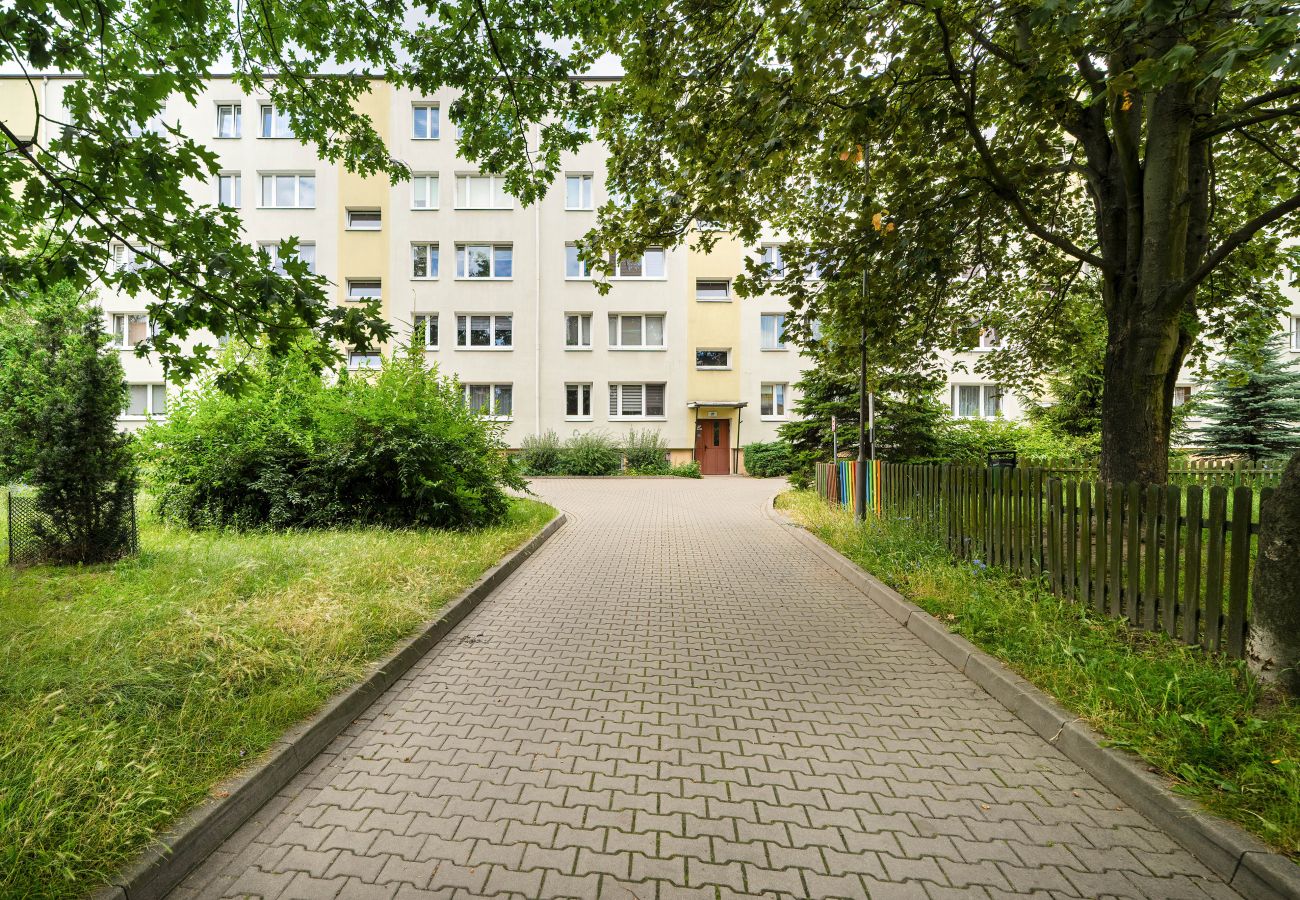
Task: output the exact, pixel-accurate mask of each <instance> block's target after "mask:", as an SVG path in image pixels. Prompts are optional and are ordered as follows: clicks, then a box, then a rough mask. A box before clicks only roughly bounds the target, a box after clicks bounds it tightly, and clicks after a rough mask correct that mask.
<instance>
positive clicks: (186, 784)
mask: <svg viewBox="0 0 1300 900" xmlns="http://www.w3.org/2000/svg"><path fill="white" fill-rule="evenodd" d="M552 515H554V510H552V509H551V508H550V507H548V506H546V505H544V504H542V503H537V502H534V501H530V500H518V501H516V502H515V503H514V505H513V507H512V508H511V513H510V517H509V519H508V521H507V522H506V523H505V524H503V525H502V526H500V527H496V528H491V529H486V530H482V531H476V532H436V531H381V530H376V529H359V530H344V531H321V532H310V533H306V532H304V533H290V534H256V533H254V534H237V533H232V532H223V531H212V532H190V531H185V530H181V529H176V528H169V527H167V526H164V525H161V524H159V523H158V522H156V521H153V520H152V519H150V518H148V517H146V518H145V519H144V520H143V521H142V522H141V528H140V555H139V557H138V558H136V559H132V560H127V561H124V562H121V563H118V564H116V565H105V566H93V567H86V568H81V569H71V568H70V569H58V568H52V567H34V568H30V569H26V570H11V569H6V570H5V571H3V572H0V896H4V897H74V896H80V895H84V894H85V893H87V892H88V891H89V890H90V889H92V888H93V887H95V886H96V885H97V884H99V883H102V882H103V881H104V880H105V879H106V878H107V877H108V876H110V875H112V874H113V873H114V872H115V871H116V870H117V869H118V868H119V867H120V866H121V865H122V864H123V863H125V862H127V861H128V860H129V859H131V857H132V856H133V855H134V854H135V853H137V852H138V851H140V850H141V849H142V848H143V847H144V846H146V845H147V844H148V842H149V840H150V838H151V837H152V835H154V834H155V833H156V832H157V831H159V830H160V829H163V828H165V827H166V826H167V825H168V824H169V823H170V822H172V821H173V820H174V819H176V818H177V816H179V815H180V814H181V813H183V812H185V811H186V810H187V809H188V808H190V807H192V806H194V805H195V804H196V803H198V802H199V801H200V800H202V799H203V797H204V795H205V794H206V793H207V792H208V791H209V790H211V789H212V787H213V785H214V784H216V783H217V782H218V781H220V780H221V779H222V778H224V777H225V776H227V775H230V774H231V773H233V772H234V771H236V770H237V769H239V768H240V767H241V766H242V765H244V764H246V763H248V762H250V761H252V760H254V759H255V758H256V757H257V756H258V754H259V753H261V752H262V751H263V750H265V749H266V748H267V747H268V746H270V744H271V743H272V742H273V741H275V739H276V738H277V737H278V736H279V735H280V734H281V733H283V732H284V731H285V729H287V728H288V727H289V726H291V725H293V724H294V723H296V722H298V721H299V720H301V719H303V718H305V717H306V716H308V715H310V714H311V713H312V712H314V711H315V710H316V709H318V708H319V707H320V706H321V704H322V703H323V702H324V701H325V700H326V699H328V698H329V697H330V696H331V695H332V694H334V693H335V692H337V691H338V690H339V689H341V688H343V687H344V686H346V685H347V684H349V683H350V682H353V681H355V680H357V679H358V678H359V677H360V676H362V675H363V674H364V673H365V672H366V671H367V670H368V667H369V666H370V664H372V663H373V662H374V661H376V660H378V659H380V658H381V657H383V656H384V655H385V654H386V653H388V652H389V651H390V650H391V649H392V647H393V645H394V644H395V643H396V642H397V641H398V640H399V639H401V638H402V637H404V636H406V635H409V634H411V633H412V632H413V631H414V630H415V629H416V628H417V626H419V625H420V624H421V623H422V622H424V621H426V620H428V619H430V618H432V617H433V615H434V613H436V611H437V610H438V609H439V607H441V606H442V605H443V604H445V603H446V602H447V601H448V600H451V599H453V598H454V597H455V596H456V595H457V594H459V593H460V592H461V591H462V590H464V589H465V588H466V587H467V586H469V585H470V584H472V583H473V582H474V580H475V579H476V578H478V576H479V575H481V574H482V573H483V572H484V571H485V570H486V569H488V568H489V567H491V566H492V565H493V564H495V563H496V562H497V561H498V560H499V559H500V558H501V557H502V556H503V555H504V554H505V553H506V552H508V551H509V550H511V549H513V548H515V547H517V546H518V545H520V544H522V543H523V542H524V541H525V540H527V539H528V538H529V537H531V536H532V535H533V534H535V533H536V532H537V531H538V530H539V529H540V528H541V526H542V525H544V524H545V523H546V522H547V521H548V520H549V519H550V518H551V516H552ZM0 525H3V522H0ZM0 532H2V528H0Z"/></svg>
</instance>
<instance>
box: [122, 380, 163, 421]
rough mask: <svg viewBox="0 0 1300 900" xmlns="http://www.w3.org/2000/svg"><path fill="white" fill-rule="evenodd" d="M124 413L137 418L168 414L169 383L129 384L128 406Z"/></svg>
mask: <svg viewBox="0 0 1300 900" xmlns="http://www.w3.org/2000/svg"><path fill="white" fill-rule="evenodd" d="M122 415H123V416H128V417H130V418H135V419H143V418H145V417H146V416H165V415H167V385H165V384H129V385H127V397H126V408H125V409H123V410H122Z"/></svg>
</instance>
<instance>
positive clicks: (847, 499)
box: [813, 459, 884, 514]
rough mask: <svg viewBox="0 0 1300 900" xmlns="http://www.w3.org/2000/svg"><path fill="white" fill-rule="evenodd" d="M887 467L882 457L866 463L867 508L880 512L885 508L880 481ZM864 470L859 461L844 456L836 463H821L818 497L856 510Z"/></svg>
mask: <svg viewBox="0 0 1300 900" xmlns="http://www.w3.org/2000/svg"><path fill="white" fill-rule="evenodd" d="M883 466H884V463H883V462H882V461H881V460H878V459H877V460H870V461H868V462H867V463H866V473H867V474H866V478H867V508H868V509H871V510H874V511H875V512H876V513H877V514H879V513H880V512H881V509H882V507H881V503H882V499H883V498H882V496H881V488H880V481H881V472H882V470H883ZM861 471H862V466H859V465H858V463H857V460H851V459H841V460H838V461H836V462H829V463H817V465H816V471H815V473H814V478H813V484H814V487H815V489H816V491H817V494H818V496H820V497H821V498H822V499H823V500H825V501H827V502H828V503H831V504H833V505H835V506H847V507H849V508H850V509H852V508H853V503H854V498H855V497H856V496H857V494H856V493H855V491H856V489H857V481H858V478H859V477H860V474H859V473H860V472H861Z"/></svg>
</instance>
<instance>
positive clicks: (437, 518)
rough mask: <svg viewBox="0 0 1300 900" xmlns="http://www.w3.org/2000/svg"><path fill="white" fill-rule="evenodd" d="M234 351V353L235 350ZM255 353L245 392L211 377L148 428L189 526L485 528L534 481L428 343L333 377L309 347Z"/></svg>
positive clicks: (161, 475)
mask: <svg viewBox="0 0 1300 900" xmlns="http://www.w3.org/2000/svg"><path fill="white" fill-rule="evenodd" d="M232 358H233V357H232ZM248 362H249V363H250V364H251V369H252V371H253V373H254V378H253V380H252V382H251V383H250V384H249V385H248V386H247V387H246V388H245V390H244V391H243V392H241V393H240V394H239V395H238V396H232V395H230V394H226V393H223V392H221V391H220V390H218V389H217V388H216V382H217V378H219V375H218V376H213V377H209V378H207V379H205V380H204V381H203V382H201V383H200V384H199V385H198V386H197V387H196V388H193V389H191V390H188V391H186V392H185V393H184V394H182V396H181V398H180V399H179V401H178V402H176V403H174V404H173V405H172V409H171V410H170V412H169V417H168V420H167V421H166V422H163V423H155V424H153V425H151V426H149V427H148V428H147V429H145V431H144V432H143V433H142V435H141V443H142V458H143V459H144V460H145V462H146V464H147V472H148V475H149V483H150V487H151V489H152V491H153V493H154V497H155V499H156V501H157V507H158V511H159V514H160V515H161V516H162V517H163V518H164V519H167V520H170V521H173V522H178V523H181V524H184V525H187V526H190V527H203V526H233V527H236V528H258V527H269V528H276V529H284V528H324V527H337V526H347V525H382V526H389V527H407V526H419V527H435V528H473V527H478V526H483V525H489V524H492V523H495V522H499V521H501V520H502V519H503V518H504V517H505V515H506V511H507V510H508V508H509V505H510V500H509V497H508V496H507V495H506V493H505V488H507V487H513V488H522V487H523V486H524V482H523V479H522V478H520V477H519V475H518V474H517V472H516V469H515V467H514V466H513V465H511V463H510V462H509V460H508V458H507V456H506V454H505V452H504V450H505V448H504V445H503V444H502V441H501V439H500V429H499V426H497V425H496V424H495V423H492V422H489V421H487V420H485V419H484V418H482V417H481V416H479V415H478V414H476V413H475V412H473V411H472V410H470V409H469V408H468V407H467V406H466V405H465V401H464V394H463V393H462V389H461V387H460V385H459V384H458V383H457V382H456V381H454V380H453V379H449V378H443V377H440V376H439V375H438V373H437V370H436V369H428V368H426V367H425V365H424V361H423V359H421V358H420V355H419V354H409V353H408V354H404V355H400V356H393V357H391V358H388V359H385V361H384V364H383V367H382V368H381V369H380V370H379V371H370V372H364V373H349V372H347V371H346V370H342V371H340V372H338V373H337V378H336V379H333V380H332V381H331V382H330V383H327V382H326V380H325V379H323V378H322V377H321V376H320V374H319V373H317V372H316V371H314V369H313V368H312V366H311V365H310V363H309V361H308V359H307V357H306V355H305V354H304V353H300V352H291V353H290V354H289V355H288V356H286V357H283V358H279V359H274V358H270V357H269V356H267V355H266V354H265V353H262V352H260V351H258V352H254V353H253V354H251V357H250V359H249V360H248Z"/></svg>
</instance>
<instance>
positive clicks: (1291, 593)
mask: <svg viewBox="0 0 1300 900" xmlns="http://www.w3.org/2000/svg"><path fill="white" fill-rule="evenodd" d="M1248 649H1249V655H1250V659H1251V662H1252V663H1253V664H1254V665H1255V666H1256V667H1257V668H1258V669H1259V670H1260V672H1261V674H1262V675H1263V676H1264V677H1265V678H1268V679H1270V680H1276V681H1278V682H1280V683H1281V684H1282V685H1283V686H1284V687H1286V689H1287V690H1288V691H1290V692H1291V693H1292V694H1294V695H1296V696H1300V453H1296V454H1295V455H1294V456H1292V457H1291V462H1289V463H1288V464H1287V467H1286V471H1284V472H1283V473H1282V483H1281V485H1279V486H1278V489H1277V491H1276V492H1274V494H1273V496H1272V497H1270V498H1269V501H1268V503H1266V504H1264V506H1263V507H1262V508H1261V510H1260V515H1259V556H1258V557H1257V558H1256V560H1255V591H1254V600H1253V604H1252V607H1251V622H1250V642H1249V648H1248Z"/></svg>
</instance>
